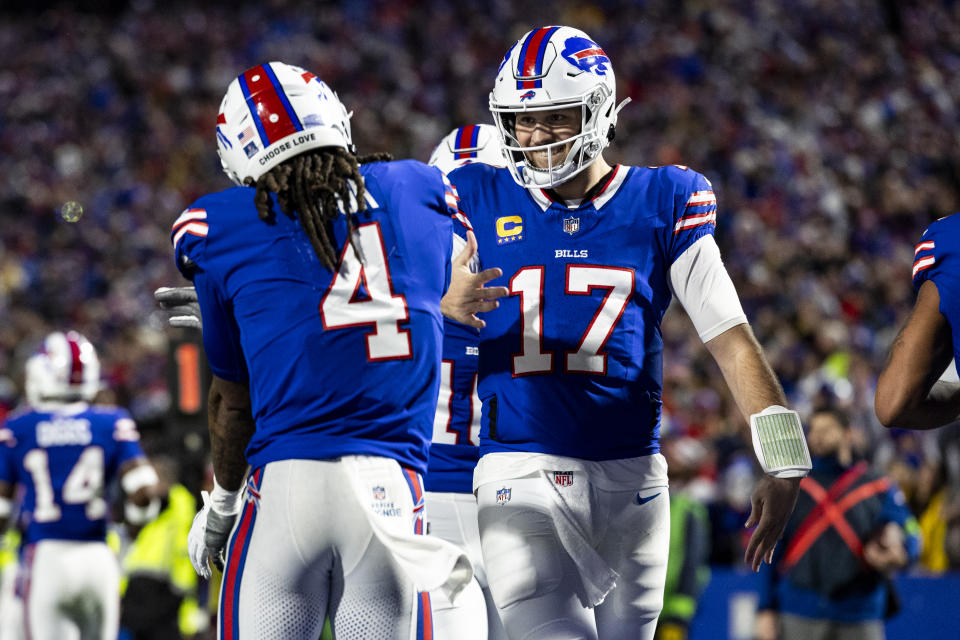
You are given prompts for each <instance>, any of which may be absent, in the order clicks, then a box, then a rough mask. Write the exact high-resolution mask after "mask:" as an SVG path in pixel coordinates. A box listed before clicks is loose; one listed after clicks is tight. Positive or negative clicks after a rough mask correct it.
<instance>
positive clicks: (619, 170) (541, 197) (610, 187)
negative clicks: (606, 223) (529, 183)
mask: <svg viewBox="0 0 960 640" xmlns="http://www.w3.org/2000/svg"><path fill="white" fill-rule="evenodd" d="M627 173H629V169H628V168H627V167H624V166H623V165H620V164H617V165H614V166H613V169H611V170H610V172H609V173H608V174H607V175H606V176H604V179H603V181H602V182H600V183H598V184H597V186H596V187H594V188H593V189H592V191H593V193H590V194H588V196H589V197H588V198H584V200H583V202H581V203H580V204H579V205H578V206H576V207H568V206H567V205H566V204H564V203H563V201H561V200H557V199H555V198H553V197H551V195H550V193H549V192H548V191H547V190H546V189H527V193H529V194H530V197H531V198H533V201H534V202H536V203H537V205H538V206H539V207H540V209H541V210H542V211H546V210H547V209H549V208H550V207H551V206H553V205H554V204H556V205H558V206H561V207H563V208H565V209H579V208H580V207H582V206H584V205H586V204H588V203H593V207H594V208H595V209H600V208H601V207H602V206H603V205H605V204H607V202H609V201H610V199H611V198H613V196H615V195H616V193H617V191H619V190H620V186H621V185H622V184H623V182H624V180H626V178H627Z"/></svg>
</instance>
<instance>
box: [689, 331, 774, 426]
mask: <svg viewBox="0 0 960 640" xmlns="http://www.w3.org/2000/svg"><path fill="white" fill-rule="evenodd" d="M706 345H707V349H708V350H709V351H710V353H711V355H712V356H713V358H714V360H716V362H717V365H718V366H719V367H720V371H721V372H722V373H723V378H724V380H725V381H726V383H727V386H728V387H729V388H730V393H731V394H732V395H733V399H734V400H735V401H736V403H737V406H738V407H739V408H740V412H741V413H742V414H743V415H744V416H745V417H746V416H750V415H751V414H754V413H759V412H761V411H763V410H764V409H766V408H767V407H769V406H771V405H784V406H785V405H786V397H785V396H784V394H783V388H782V387H781V386H780V382H779V381H778V380H777V377H776V375H774V373H773V369H771V368H770V365H769V363H768V362H767V359H766V357H764V355H763V350H762V349H761V347H760V343H759V342H757V339H756V338H755V337H754V335H753V330H752V329H751V328H750V325H748V324H740V325H737V326H735V327H732V328H731V329H728V330H726V331H724V332H723V333H721V334H720V335H719V336H717V337H716V338H713V339H712V340H710V341H708V342H707V343H706Z"/></svg>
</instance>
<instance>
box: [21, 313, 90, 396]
mask: <svg viewBox="0 0 960 640" xmlns="http://www.w3.org/2000/svg"><path fill="white" fill-rule="evenodd" d="M98 391H100V359H99V358H97V351H96V349H94V348H93V345H92V344H90V341H89V340H87V339H86V338H85V337H83V336H82V335H80V334H79V333H77V332H76V331H68V332H67V333H62V332H60V331H57V332H54V333H51V334H50V335H48V336H47V337H46V338H44V339H43V344H41V345H40V350H39V351H38V352H37V353H35V354H34V355H32V356H30V358H29V359H27V364H26V394H27V401H28V402H29V403H30V404H34V405H36V404H39V403H43V402H51V401H52V402H73V401H77V400H86V401H88V402H89V401H90V400H93V398H94V396H96V395H97V392H98Z"/></svg>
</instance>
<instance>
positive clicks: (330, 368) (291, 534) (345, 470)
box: [173, 161, 469, 638]
mask: <svg viewBox="0 0 960 640" xmlns="http://www.w3.org/2000/svg"><path fill="white" fill-rule="evenodd" d="M361 174H362V176H363V179H364V183H365V187H366V195H365V202H366V210H365V211H363V212H361V213H358V214H357V231H356V234H355V236H354V246H353V247H352V246H351V245H350V244H348V243H347V224H346V218H345V217H344V216H341V217H340V218H338V219H337V220H336V221H335V223H334V224H333V231H334V234H335V238H336V242H335V244H336V245H337V246H338V247H339V248H340V256H341V265H340V267H339V271H338V272H337V273H332V272H331V271H329V270H328V269H327V268H326V267H324V266H323V265H322V263H321V262H320V260H319V259H318V258H317V256H316V255H315V253H314V250H313V248H312V246H311V244H310V242H309V240H308V237H307V235H306V233H305V232H304V230H303V229H302V228H301V225H300V221H299V219H298V218H297V217H290V216H287V215H285V214H283V213H282V212H281V211H280V208H279V206H278V205H277V204H276V203H274V205H273V206H274V209H275V211H277V215H276V220H275V221H274V222H272V223H269V224H268V223H265V222H264V221H262V220H260V219H259V217H258V214H257V210H256V208H255V207H254V203H253V194H254V190H253V189H252V188H250V187H235V188H232V189H228V190H226V191H223V192H220V193H215V194H211V195H208V196H204V197H202V198H200V199H199V200H197V201H196V202H195V203H194V204H193V205H192V206H191V207H190V208H189V209H187V211H185V212H184V213H183V215H181V216H180V218H179V219H178V220H177V222H176V223H175V224H174V228H173V243H174V247H175V253H176V259H177V265H178V266H179V267H180V269H181V270H182V272H183V273H184V275H186V276H187V277H189V278H191V279H192V280H193V282H194V285H195V286H196V289H197V296H198V299H199V302H200V307H201V310H202V314H203V324H204V331H203V338H204V348H205V349H206V352H207V356H208V358H209V360H210V365H211V368H212V370H213V372H214V373H215V374H216V375H217V376H219V377H221V378H223V379H226V380H231V381H237V382H242V383H245V384H247V385H248V386H249V388H250V396H251V402H252V413H253V417H254V420H255V422H256V431H255V433H254V435H253V437H252V439H251V441H250V444H249V446H248V447H247V451H246V455H247V460H248V462H249V463H250V466H251V467H252V473H251V476H250V479H249V480H248V484H247V503H246V505H245V507H244V509H243V512H242V514H241V515H240V517H239V518H238V520H237V525H236V527H235V529H234V532H233V534H232V537H231V540H230V542H229V544H228V561H227V568H226V572H225V574H224V581H223V591H222V595H221V615H220V625H221V629H220V634H221V637H223V638H235V637H266V636H268V635H270V633H273V631H275V630H276V629H281V628H282V629H283V633H287V634H289V633H296V634H302V635H303V637H316V636H317V635H319V632H320V628H321V627H322V624H323V618H324V615H323V613H324V612H326V610H327V606H328V604H329V603H331V602H339V606H338V608H337V609H336V610H335V611H334V610H331V611H330V612H329V614H330V616H331V618H332V620H333V625H334V629H335V630H337V629H339V630H340V632H342V633H345V634H346V633H348V631H347V630H348V629H352V630H354V631H356V629H357V628H359V627H358V625H363V624H367V623H369V624H371V625H373V626H372V627H369V629H370V633H372V634H373V635H377V634H380V633H387V632H389V633H390V634H397V637H400V636H402V635H403V634H404V633H406V631H404V629H407V628H408V627H407V626H406V625H407V624H408V623H407V622H406V621H405V620H404V619H401V618H403V617H404V616H409V612H410V611H411V606H412V607H413V611H414V617H415V619H414V622H413V624H415V625H417V627H416V628H419V629H420V631H419V632H418V633H421V634H423V637H427V636H428V635H429V632H430V629H429V627H430V624H431V622H430V615H429V613H430V612H429V599H428V598H427V596H426V594H416V593H415V592H414V590H413V589H412V585H410V584H406V583H405V581H407V580H408V579H407V578H406V576H407V575H412V576H413V578H414V580H415V581H417V584H418V585H419V584H422V581H420V578H423V579H424V580H427V581H429V578H430V576H439V575H442V576H443V580H441V582H444V581H445V580H446V579H447V577H448V576H449V575H450V569H451V567H452V566H454V565H455V564H456V563H458V562H460V561H461V560H463V562H464V563H465V559H464V558H463V557H462V555H461V554H459V552H457V550H456V549H454V548H453V547H452V546H451V545H447V544H445V543H443V542H442V541H439V540H436V539H428V538H427V537H426V536H419V535H417V536H413V535H412V534H413V533H416V534H420V533H422V529H423V521H422V509H423V488H422V485H421V480H420V474H422V473H424V472H425V470H426V464H427V448H428V445H429V440H430V436H431V435H432V432H433V423H434V412H435V409H436V399H437V393H438V381H439V373H440V365H441V352H440V347H441V337H442V335H441V332H442V325H441V316H440V297H441V295H442V294H443V292H444V290H445V288H446V285H447V282H448V279H449V263H450V255H451V252H452V246H453V231H452V228H453V225H454V217H456V216H457V215H458V214H457V211H456V207H455V200H454V199H453V195H452V191H451V188H450V186H449V183H448V182H447V181H446V178H445V177H444V176H443V174H441V173H440V171H438V170H436V169H433V168H430V167H427V166H425V165H423V164H420V163H417V162H413V161H402V162H390V163H373V164H366V165H363V166H361ZM333 513H336V514H337V517H335V518H331V517H330V515H331V514H333ZM251 550H253V551H252V552H251ZM284 550H285V551H284ZM281 551H283V552H281ZM411 554H412V555H411ZM426 555H429V556H431V557H432V559H431V560H430V561H429V562H419V561H420V560H422V558H423V557H424V556H426ZM411 558H413V559H414V561H411ZM417 565H419V566H417ZM467 573H469V571H467ZM467 579H469V575H468V576H467ZM331 581H332V582H331ZM274 583H276V585H277V588H276V590H274V591H271V592H270V593H269V594H266V595H267V596H268V597H265V594H264V592H263V585H264V584H274ZM436 586H439V584H435V585H432V586H430V587H429V588H434V587H436ZM338 590H340V591H341V592H342V593H338ZM331 594H332V595H335V596H337V598H336V599H334V598H331ZM341 596H342V597H341ZM380 598H387V599H388V600H390V603H391V606H389V607H387V606H382V607H378V610H380V611H381V612H382V615H383V616H384V618H383V619H382V620H380V619H378V618H377V616H376V615H374V616H373V617H371V614H370V611H369V608H370V607H369V605H370V603H371V602H372V601H373V600H377V599H380ZM398 598H399V600H398ZM381 604H383V603H381ZM415 605H419V607H418V606H415ZM418 608H419V614H417V613H416V611H417V610H418ZM397 612H400V613H401V614H402V615H401V618H394V617H391V616H395V615H396V613H397ZM278 615H283V616H286V618H285V621H284V622H283V623H282V624H283V625H284V626H283V627H280V626H277V625H278V624H280V623H278V622H277V618H276V616H278ZM417 615H419V618H416V616H417ZM272 630H273V631H272ZM247 634H250V636H247ZM311 634H312V635H311ZM286 637H293V636H289V635H287V636H286ZM297 637H299V635H298V636H297ZM384 637H386V636H384ZM391 637H392V636H391ZM404 637H405V638H406V637H407V636H404Z"/></svg>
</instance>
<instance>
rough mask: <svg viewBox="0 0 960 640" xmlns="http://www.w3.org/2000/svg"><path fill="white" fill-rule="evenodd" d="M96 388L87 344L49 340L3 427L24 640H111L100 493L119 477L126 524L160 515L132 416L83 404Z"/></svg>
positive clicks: (0, 508) (4, 480)
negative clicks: (16, 505)
mask: <svg viewBox="0 0 960 640" xmlns="http://www.w3.org/2000/svg"><path fill="white" fill-rule="evenodd" d="M99 388H100V365H99V361H98V359H97V354H96V351H95V350H94V348H93V345H92V344H90V342H88V341H87V339H86V338H84V337H83V336H82V335H80V334H78V333H76V332H73V331H71V332H67V333H61V332H56V333H52V334H50V335H49V336H47V337H46V339H45V340H44V341H43V345H42V347H41V349H40V351H39V353H37V354H36V355H34V356H32V357H31V358H30V359H29V360H28V361H27V365H26V395H27V400H28V402H29V407H27V408H25V409H24V410H22V411H18V412H17V413H15V414H13V415H12V416H10V417H9V418H8V419H7V422H6V424H5V425H4V426H3V428H0V532H2V531H3V530H5V529H6V524H7V521H8V519H9V517H10V515H11V510H12V503H11V500H10V498H11V497H12V496H13V493H14V486H15V485H20V486H22V487H23V488H24V497H23V502H22V504H21V506H20V517H19V523H20V526H21V527H24V528H25V533H24V540H23V547H22V549H21V563H22V564H23V570H24V572H25V574H24V575H25V576H26V580H25V582H24V593H23V600H24V602H25V603H26V612H25V614H26V615H25V619H24V627H25V629H26V630H27V633H26V637H28V638H34V639H37V640H54V639H60V638H72V637H82V638H84V639H86V638H90V639H95V638H96V639H101V640H113V639H115V638H116V637H117V632H118V625H119V617H120V615H119V614H120V611H119V588H120V569H119V566H118V563H117V558H116V556H115V555H114V553H113V551H111V549H110V548H109V547H108V546H107V544H106V542H105V541H104V539H105V537H106V533H107V520H106V519H107V516H108V512H107V503H106V502H105V501H104V492H105V488H106V487H108V486H109V485H110V484H111V483H112V482H114V480H116V479H119V480H120V485H121V487H122V489H123V491H124V493H125V494H126V495H127V496H128V500H127V503H126V505H125V508H124V516H125V519H126V520H127V521H128V522H130V523H131V524H136V525H143V524H146V522H147V521H148V520H150V519H152V518H153V517H155V516H156V514H157V513H158V512H159V507H160V501H159V499H158V498H157V497H156V496H154V495H153V494H152V492H153V489H154V486H155V485H156V483H157V474H156V472H155V471H154V470H153V467H151V466H150V465H149V463H148V462H147V460H146V458H145V457H144V455H143V452H142V451H141V450H140V445H139V444H138V442H137V441H138V440H139V434H138V433H137V428H136V425H135V424H134V422H133V420H131V419H130V416H129V414H127V412H126V411H124V410H123V409H119V408H117V407H103V406H100V407H92V406H90V405H88V404H87V402H89V401H90V400H92V399H93V397H94V395H96V393H97V391H98V390H99Z"/></svg>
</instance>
